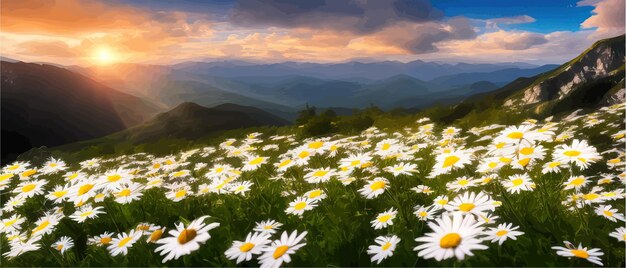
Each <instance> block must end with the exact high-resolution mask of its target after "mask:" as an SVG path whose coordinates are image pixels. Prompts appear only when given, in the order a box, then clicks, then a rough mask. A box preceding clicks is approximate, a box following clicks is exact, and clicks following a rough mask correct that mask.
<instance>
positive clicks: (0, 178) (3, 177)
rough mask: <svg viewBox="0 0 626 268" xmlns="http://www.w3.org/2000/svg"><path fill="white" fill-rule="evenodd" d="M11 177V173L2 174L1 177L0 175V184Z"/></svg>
mask: <svg viewBox="0 0 626 268" xmlns="http://www.w3.org/2000/svg"><path fill="white" fill-rule="evenodd" d="M12 177H13V174H11V173H7V174H2V175H0V182H1V181H6V180H8V179H10V178H12Z"/></svg>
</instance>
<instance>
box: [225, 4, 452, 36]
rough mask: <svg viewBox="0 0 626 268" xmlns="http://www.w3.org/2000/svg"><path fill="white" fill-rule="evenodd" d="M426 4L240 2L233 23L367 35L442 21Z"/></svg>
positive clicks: (440, 15) (234, 11) (435, 11)
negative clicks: (402, 24) (396, 26)
mask: <svg viewBox="0 0 626 268" xmlns="http://www.w3.org/2000/svg"><path fill="white" fill-rule="evenodd" d="M442 18H443V12H441V11H439V10H437V9H435V8H434V7H433V6H432V5H431V4H430V2H429V1H426V0H388V1H387V0H386V1H378V0H354V1H327V0H307V1H288V0H239V1H237V3H236V4H235V6H234V8H233V10H232V12H231V14H230V21H231V22H232V23H234V24H237V25H242V26H248V27H249V26H259V25H262V26H276V27H282V28H302V27H304V28H316V29H336V30H339V31H350V32H355V33H359V34H366V33H372V32H375V31H378V30H380V29H382V28H385V27H386V26H389V25H393V24H395V23H398V22H428V21H435V20H440V19H442Z"/></svg>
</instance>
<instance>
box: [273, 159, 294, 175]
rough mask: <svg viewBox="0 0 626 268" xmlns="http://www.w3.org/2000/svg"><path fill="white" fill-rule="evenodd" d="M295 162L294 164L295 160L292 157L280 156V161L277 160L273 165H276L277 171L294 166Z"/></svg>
mask: <svg viewBox="0 0 626 268" xmlns="http://www.w3.org/2000/svg"><path fill="white" fill-rule="evenodd" d="M295 164H296V161H294V160H293V159H291V158H288V157H284V158H281V159H280V161H278V163H275V164H274V166H275V167H276V170H277V171H279V172H284V171H286V170H287V169H289V168H290V167H292V166H294V165H295Z"/></svg>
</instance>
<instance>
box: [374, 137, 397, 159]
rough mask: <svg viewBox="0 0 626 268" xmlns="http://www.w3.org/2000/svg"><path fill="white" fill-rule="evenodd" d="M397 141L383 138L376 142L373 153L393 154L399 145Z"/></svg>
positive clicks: (381, 154)
mask: <svg viewBox="0 0 626 268" xmlns="http://www.w3.org/2000/svg"><path fill="white" fill-rule="evenodd" d="M398 143H399V141H398V140H396V139H384V140H382V141H379V142H378V143H376V147H375V148H374V150H375V152H374V154H376V155H380V156H383V157H384V156H388V155H392V154H394V153H395V152H396V151H398V150H399V149H400V148H401V147H400V146H399V145H398Z"/></svg>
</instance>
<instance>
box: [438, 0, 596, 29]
mask: <svg viewBox="0 0 626 268" xmlns="http://www.w3.org/2000/svg"><path fill="white" fill-rule="evenodd" d="M577 2H578V1H572V0H569V1H562V0H524V1H516V0H503V1H488V0H470V1H465V0H436V1H433V5H434V6H435V7H437V8H440V9H442V10H443V11H444V12H445V14H446V16H466V17H470V18H476V19H490V18H497V17H512V16H520V15H527V16H530V17H533V18H534V19H535V20H536V21H535V22H532V23H525V24H515V25H507V26H503V28H505V29H517V30H523V31H533V32H538V33H549V32H554V31H578V30H580V24H581V23H582V22H583V21H585V20H586V19H587V18H589V16H590V15H591V11H592V10H593V7H592V6H577V5H576V3H577Z"/></svg>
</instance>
